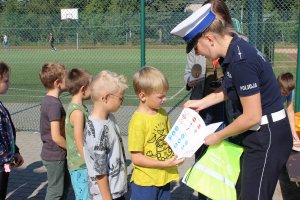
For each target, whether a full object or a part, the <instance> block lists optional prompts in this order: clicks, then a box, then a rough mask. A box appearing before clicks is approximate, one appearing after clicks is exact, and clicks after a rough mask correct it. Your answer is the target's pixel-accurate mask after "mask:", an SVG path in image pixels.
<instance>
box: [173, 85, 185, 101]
mask: <svg viewBox="0 0 300 200" xmlns="http://www.w3.org/2000/svg"><path fill="white" fill-rule="evenodd" d="M184 89H185V87H183V88H181V89H180V90H179V91H178V92H176V94H174V95H173V96H171V97H170V98H169V99H174V98H175V97H176V96H177V95H178V94H180V92H182V90H184Z"/></svg>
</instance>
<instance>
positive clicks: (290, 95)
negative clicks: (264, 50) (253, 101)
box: [277, 72, 299, 142]
mask: <svg viewBox="0 0 300 200" xmlns="http://www.w3.org/2000/svg"><path fill="white" fill-rule="evenodd" d="M277 81H278V84H279V88H280V92H281V98H282V103H283V104H286V111H287V115H288V118H289V122H290V126H291V130H292V134H293V138H294V141H295V142H297V141H299V137H298V135H297V133H296V130H295V119H294V117H295V112H294V104H293V101H294V95H295V81H294V76H293V74H291V73H290V72H285V73H281V74H279V75H278V77H277Z"/></svg>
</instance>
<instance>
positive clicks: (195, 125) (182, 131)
mask: <svg viewBox="0 0 300 200" xmlns="http://www.w3.org/2000/svg"><path fill="white" fill-rule="evenodd" d="M204 127H205V123H204V121H203V120H202V118H201V117H200V116H199V114H198V113H197V112H195V111H194V110H191V109H189V108H185V109H183V111H182V112H181V114H180V116H179V117H178V119H177V120H176V122H175V124H174V126H173V127H172V129H171V131H170V132H169V134H168V135H167V137H166V139H165V140H166V142H167V143H168V144H169V145H170V147H171V148H172V150H173V151H174V153H175V154H176V155H177V156H178V157H180V156H184V157H186V156H188V154H191V153H189V152H191V151H193V148H195V145H197V144H195V143H201V138H200V137H199V134H200V129H202V128H204ZM192 155H193V153H192ZM192 155H191V156H192Z"/></svg>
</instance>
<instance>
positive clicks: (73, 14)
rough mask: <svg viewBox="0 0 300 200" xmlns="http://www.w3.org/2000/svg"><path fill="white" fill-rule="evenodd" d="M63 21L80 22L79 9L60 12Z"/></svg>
mask: <svg viewBox="0 0 300 200" xmlns="http://www.w3.org/2000/svg"><path fill="white" fill-rule="evenodd" d="M60 17H61V20H65V21H70V20H78V8H69V9H61V10H60Z"/></svg>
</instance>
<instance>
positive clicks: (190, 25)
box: [171, 3, 216, 42]
mask: <svg viewBox="0 0 300 200" xmlns="http://www.w3.org/2000/svg"><path fill="white" fill-rule="evenodd" d="M215 18H216V15H215V14H214V13H213V12H212V11H211V4H210V3H208V4H205V5H204V6H202V7H201V8H199V9H198V10H196V11H195V12H194V13H193V14H192V15H191V16H189V17H188V18H186V19H185V20H183V21H182V22H181V23H180V24H178V25H177V26H176V27H175V28H174V29H173V30H172V31H171V34H173V35H177V36H179V37H181V38H183V39H184V40H185V41H186V42H190V41H191V40H192V39H194V37H195V36H196V35H198V34H199V33H202V32H203V31H204V30H205V29H206V28H207V27H208V26H209V25H210V24H211V23H212V22H213V21H214V20H215Z"/></svg>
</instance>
